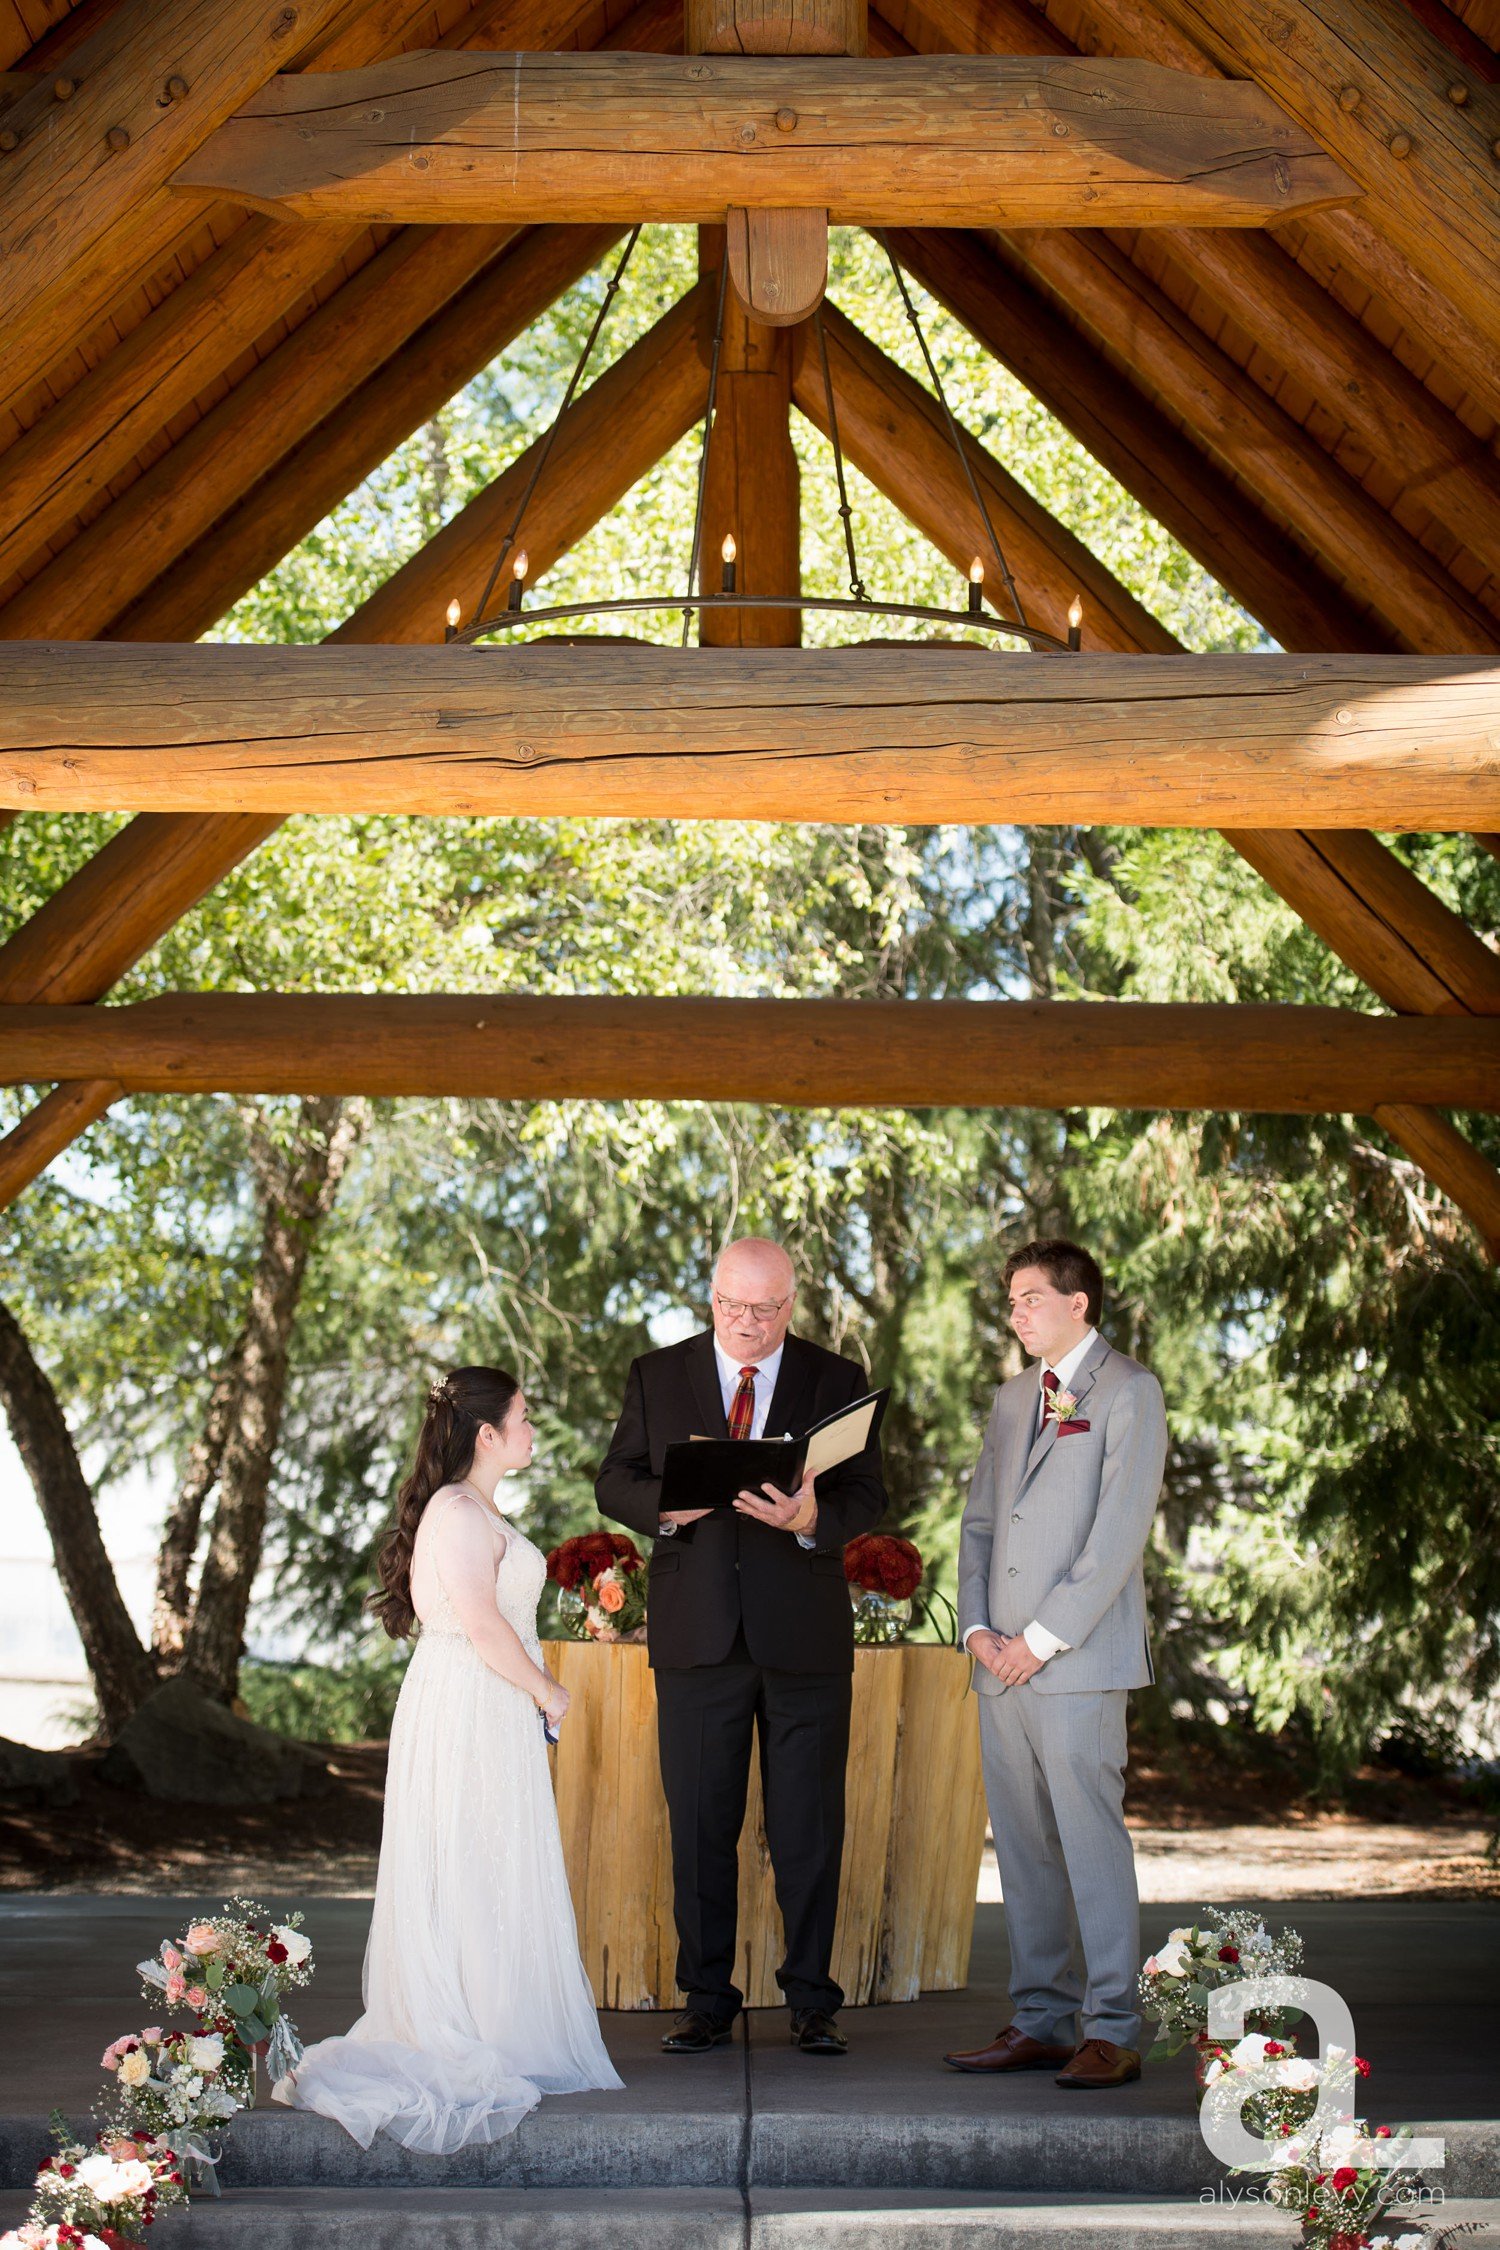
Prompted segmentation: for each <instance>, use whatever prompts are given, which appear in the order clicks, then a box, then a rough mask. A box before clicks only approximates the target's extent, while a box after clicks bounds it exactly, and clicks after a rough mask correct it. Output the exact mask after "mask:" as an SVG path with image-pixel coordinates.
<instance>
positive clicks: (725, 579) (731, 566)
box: [719, 531, 739, 594]
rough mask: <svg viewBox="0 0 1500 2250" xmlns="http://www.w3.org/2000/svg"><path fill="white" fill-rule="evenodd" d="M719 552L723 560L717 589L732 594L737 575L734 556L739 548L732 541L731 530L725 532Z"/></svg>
mask: <svg viewBox="0 0 1500 2250" xmlns="http://www.w3.org/2000/svg"><path fill="white" fill-rule="evenodd" d="M719 553H720V555H721V556H722V557H723V562H724V568H723V570H722V571H721V573H720V575H719V590H720V592H721V593H725V594H732V593H734V592H735V591H736V590H737V580H738V576H739V574H738V572H737V571H736V569H735V561H734V558H735V556H736V555H737V554H738V553H739V549H738V547H736V545H735V543H734V533H733V532H732V531H726V532H725V534H724V544H723V546H722V547H721V548H720V549H719Z"/></svg>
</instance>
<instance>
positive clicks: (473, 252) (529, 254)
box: [0, 227, 613, 640]
mask: <svg viewBox="0 0 1500 2250" xmlns="http://www.w3.org/2000/svg"><path fill="white" fill-rule="evenodd" d="M502 240H503V237H501V236H499V235H498V233H497V230H492V229H486V228H479V227H469V228H452V229H444V230H440V231H437V232H435V233H432V234H426V233H424V230H422V229H420V228H408V229H406V230H405V231H404V232H403V233H401V234H399V235H398V236H397V237H396V239H395V240H394V241H393V242H392V243H390V244H389V245H388V246H387V248H386V249H384V250H382V251H381V252H380V253H379V255H378V256H377V257H375V258H373V259H372V260H371V261H370V263H369V264H368V265H366V266H362V267H361V268H360V270H359V272H358V273H357V274H356V275H355V276H354V278H353V279H352V280H351V281H349V282H347V283H346V284H345V285H344V287H343V288H342V289H341V290H339V291H338V292H337V294H336V295H334V296H333V297H330V298H329V300H328V302H327V303H326V304H325V305H322V306H320V307H319V309H318V310H317V312H315V313H313V314H312V315H311V316H310V318H309V319H308V320H307V321H305V322H304V323H303V325H302V326H301V327H300V328H298V329H296V330H295V331H294V332H293V334H292V335H290V336H288V337H287V338H286V339H285V341H284V342H283V343H281V344H280V345H278V346H277V348H276V350H275V351H273V352H271V353H269V354H268V356H267V357H266V358H265V359H264V360H262V361H261V363H260V365H259V366H258V367H256V368H255V369H254V371H253V372H252V373H251V374H250V375H248V376H247V377H246V378H245V380H244V382H242V383H240V384H239V385H237V386H236V388H235V389H234V390H232V391H231V392H230V393H229V394H228V396H227V397H226V398H224V399H222V400H221V401H220V403H219V404H218V406H216V407H215V408H214V409H213V410H212V411H211V412H210V413H208V414H206V415H204V417H203V418H202V420H201V421H199V422H196V423H194V425H193V426H192V428H191V429H190V430H188V431H187V433H186V434H185V436H183V437H182V438H180V439H179V441H178V443H177V444H176V445H174V446H173V447H172V448H171V450H170V451H169V452H167V453H164V454H163V455H162V456H161V458H160V460H158V461H157V462H155V463H154V464H153V465H152V467H151V468H150V469H148V470H147V471H146V473H145V475H144V476H141V477H139V478H137V480H136V482H135V483H134V484H132V485H130V486H129V487H128V488H127V489H126V491H124V492H123V493H122V494H121V495H120V497H119V499H118V500H116V501H115V502H113V504H112V505H111V506H110V507H108V508H107V509H106V510H105V511H104V513H103V514H102V515H100V516H98V517H96V518H95V520H94V522H93V523H91V524H90V525H89V526H88V527H87V528H86V529H85V530H84V531H82V532H80V533H79V535H78V537H77V538H76V539H74V540H73V541H72V542H71V544H70V545H68V546H67V547H65V548H64V549H63V550H62V552H61V553H60V554H59V555H58V556H57V557H56V558H55V559H54V560H53V561H52V562H51V563H49V564H48V565H47V567H46V569H45V570H43V571H40V572H39V573H38V575H37V576H36V577H35V578H33V579H31V580H30V581H29V582H28V584H26V585H25V586H23V587H22V588H21V590H20V592H19V593H17V594H16V595H14V596H13V597H12V599H11V600H10V601H9V602H7V603H6V605H5V607H4V608H3V609H0V638H3V639H6V640H16V639H28V638H35V637H38V636H46V637H47V638H49V639H78V640H89V639H93V638H94V637H96V636H97V635H99V634H102V633H105V632H107V631H109V630H110V629H111V627H112V626H113V625H114V623H115V621H116V619H118V618H119V617H120V616H121V613H122V612H123V611H126V610H127V609H128V608H129V606H130V604H131V603H132V602H134V601H137V600H139V599H140V598H141V597H146V598H147V600H148V601H149V600H150V599H151V598H152V590H153V589H154V588H156V587H158V586H159V585H160V583H161V581H162V580H163V578H164V576H165V575H166V574H167V573H168V572H169V571H170V569H171V566H172V565H173V564H174V563H176V562H177V561H178V559H179V558H180V557H182V556H183V555H185V554H191V553H192V552H193V550H194V548H195V546H196V543H197V542H198V541H200V540H205V541H206V544H207V546H208V548H209V550H210V552H209V553H208V555H207V556H206V557H204V558H202V559H201V561H200V560H197V559H195V560H194V561H193V562H192V563H190V565H189V567H188V569H187V571H186V572H185V573H184V574H183V578H182V579H181V580H178V581H174V583H176V584H178V585H180V586H181V587H182V590H183V592H184V593H185V594H186V596H187V599H188V601H189V602H190V604H191V605H192V615H191V618H190V619H189V620H187V621H186V622H185V623H184V624H183V625H182V626H179V625H178V624H177V622H176V621H175V620H173V621H170V622H168V623H166V624H165V626H162V627H153V635H154V636H159V637H160V638H162V639H176V638H183V639H192V638H194V637H195V636H196V634H198V633H200V632H203V631H205V630H206V629H207V628H208V627H209V626H210V625H212V624H214V623H215V622H216V621H217V619H218V618H219V617H220V616H222V614H223V612H224V610H225V609H226V608H228V607H229V606H230V604H231V603H232V602H233V601H234V600H236V599H237V598H238V596H239V594H240V593H241V592H243V591H244V590H245V588H246V587H248V586H253V585H254V584H255V582H256V580H257V579H258V578H259V577H260V576H262V575H263V573H264V571H265V570H266V569H269V568H270V567H271V566H272V565H273V564H274V563H276V562H278V561H279V560H280V559H281V557H282V556H283V555H284V554H286V553H287V552H289V550H290V549H291V548H292V547H294V546H295V545H296V544H297V541H298V539H299V538H301V537H302V536H304V534H305V533H306V532H307V531H309V530H311V528H312V526H313V525H314V524H316V523H317V522H319V520H320V519H321V518H322V517H323V516H324V515H326V514H327V512H328V510H329V508H331V507H333V506H335V505H336V504H337V503H338V501H340V500H341V499H343V497H344V496H345V494H346V493H348V492H350V491H352V490H353V488H354V487H355V485H357V484H358V483H359V481H360V479H361V478H362V477H363V476H366V475H368V474H369V472H370V470H371V469H373V468H375V467H376V466H378V464H379V463H380V462H381V461H383V460H384V459H385V458H386V457H387V456H388V455H389V454H390V453H391V452H392V451H393V450H394V448H395V447H396V446H397V445H399V444H400V443H401V442H402V441H403V440H404V439H405V438H406V437H408V436H409V435H410V433H411V431H412V430H414V429H417V428H419V427H420V426H421V424H422V423H423V422H424V421H425V420H426V419H427V418H428V416H429V415H431V414H433V413H435V412H436V411H437V409H438V407H439V406H441V405H443V404H445V403H446V402H447V400H448V399H449V398H451V397H452V396H453V394H454V392H455V391H457V390H460V389H462V387H463V385H464V384H465V383H466V382H467V381H469V380H470V379H471V378H472V377H473V376H474V375H476V374H478V372H479V371H480V369H481V368H483V367H485V366H487V365H488V363H489V361H490V360H491V359H492V358H493V357H494V355H495V353H496V352H498V351H500V350H501V349H503V347H504V346H505V345H506V344H507V343H509V342H510V341H511V339H512V338H513V337H515V336H518V335H519V334H520V333H521V332H522V330H523V329H525V328H527V327H528V326H529V325H530V323H531V322H532V321H533V320H535V319H536V318H537V317H538V315H539V314H541V313H542V312H544V311H545V310H546V309H547V307H548V306H549V305H550V304H552V303H553V302H555V300H556V299H557V298H558V297H560V296H561V295H562V293H563V291H564V290H565V289H567V288H568V287H569V286H570V285H571V284H572V283H573V282H575V281H578V280H580V279H581V278H582V276H583V275H584V274H585V273H587V272H588V270H589V268H590V266H592V265H593V264H594V263H595V262H596V261H597V260H598V258H600V257H601V256H602V255H603V254H604V252H605V251H606V250H607V249H608V247H609V245H610V242H611V241H612V240H613V235H612V234H611V232H610V231H609V230H608V229H605V228H602V227H601V228H592V229H590V228H582V227H568V228H564V227H556V228H546V227H538V228H533V229H531V230H530V231H528V232H526V233H524V234H521V235H519V236H517V237H516V238H515V239H513V240H511V241H509V242H508V243H505V244H504V247H503V248H502V247H500V246H499V245H500V242H501V241H502ZM476 266H478V267H479V269H480V270H479V271H478V273H477V275H476V274H475V273H474V268H475V267H476ZM465 283H466V285H463V284H465ZM372 368H373V369H374V370H375V371H376V372H374V373H373V374H372V372H371V370H372ZM325 424H326V427H325ZM303 449H305V450H303ZM289 456H291V457H293V458H294V459H295V460H296V462H297V467H296V469H295V471H294V472H293V477H292V484H291V487H290V489H289V488H288V486H287V484H286V482H285V481H283V482H282V483H280V484H279V485H277V486H276V495H275V496H276V497H277V498H280V499H281V500H282V501H283V502H285V501H286V500H288V499H290V500H291V501H292V502H293V505H294V523H295V528H290V527H289V526H288V523H287V520H286V517H285V515H284V514H283V513H281V512H280V511H278V510H277V509H276V508H275V507H274V506H272V505H267V493H266V486H265V484H264V483H262V482H261V480H263V479H264V480H267V481H268V482H270V483H272V484H275V472H276V471H277V470H278V469H279V468H281V467H282V465H283V464H284V463H285V462H286V461H287V459H288V457H289ZM257 486H259V489H258V490H257ZM247 495H248V496H249V509H250V511H251V513H252V515H253V517H254V522H255V538H254V540H253V541H252V546H253V549H254V559H253V560H246V559H244V557H243V551H242V549H241V547H240V546H239V545H237V544H236V542H235V540H234V539H233V537H229V538H221V537H220V535H219V533H218V531H217V530H216V528H215V527H216V526H217V525H218V524H219V522H220V519H221V518H223V517H224V516H226V515H228V514H231V513H232V512H234V511H236V510H238V509H240V508H241V506H242V504H243V503H244V502H245V501H246V497H247ZM159 598H160V597H158V599H159Z"/></svg>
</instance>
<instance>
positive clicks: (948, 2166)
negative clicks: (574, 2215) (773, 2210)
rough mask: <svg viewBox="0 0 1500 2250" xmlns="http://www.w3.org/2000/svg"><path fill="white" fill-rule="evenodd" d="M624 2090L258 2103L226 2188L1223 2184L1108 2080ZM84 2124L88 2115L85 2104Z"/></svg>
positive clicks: (236, 2144)
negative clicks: (1017, 2110) (282, 2105)
mask: <svg viewBox="0 0 1500 2250" xmlns="http://www.w3.org/2000/svg"><path fill="white" fill-rule="evenodd" d="M813 2098H814V2100H820V2099H821V2100H823V2102H824V2106H822V2107H814V2106H812V2103H811V2102H810V2103H809V2104H808V2105H807V2106H805V2107H802V2108H799V2109H797V2110H795V2111H792V2110H787V2109H774V2110H764V2109H760V2108H758V2107H757V2108H754V2109H752V2110H751V2112H750V2113H749V2114H747V2113H746V2112H745V2111H744V2110H743V2109H742V2108H740V2107H738V2106H736V2107H735V2108H723V2109H717V2110H712V2109H711V2110H706V2111H695V2110H692V2109H683V2108H678V2107H676V2106H674V2107H673V2108H671V2109H666V2108H639V2107H636V2106H634V2105H630V2106H623V2107H613V2106H610V2103H611V2102H612V2101H614V2102H618V2101H620V2100H621V2099H622V2097H620V2096H614V2097H603V2098H597V2097H595V2098H591V2099H585V2100H578V2101H576V2102H575V2101H573V2100H553V2101H547V2102H543V2103H542V2105H541V2107H540V2108H539V2109H538V2110H536V2111H534V2112H533V2114H532V2115H531V2116H530V2117H528V2118H526V2119H524V2120H523V2122H522V2124H521V2126H520V2128H519V2130H518V2131H516V2132H515V2133H512V2134H510V2135H509V2136H507V2137H506V2138H505V2139H503V2140H499V2141H494V2142H491V2143H489V2144H488V2145H485V2146H476V2147H473V2148H468V2149H462V2150H460V2151H459V2152H458V2153H457V2154H456V2155H454V2156H443V2157H433V2156H419V2155H416V2154H413V2153H412V2152H411V2151H410V2150H407V2149H404V2148H402V2147H401V2146H400V2144H399V2143H398V2142H396V2141H392V2140H389V2139H387V2138H386V2137H385V2136H384V2135H379V2136H377V2138H376V2140H375V2142H374V2144H373V2145H372V2146H371V2147H370V2148H369V2149H368V2150H366V2149H362V2148H360V2146H359V2145H358V2143H357V2142H355V2141H353V2140H351V2139H350V2138H349V2136H348V2134H347V2133H345V2132H344V2131H343V2130H342V2128H341V2127H339V2126H337V2125H335V2124H333V2123H332V2122H331V2121H330V2120H329V2119H328V2118H324V2117H314V2116H311V2115H309V2114H307V2113H305V2112H303V2111H296V2110H285V2109H275V2108H273V2109H257V2110H253V2111H251V2112H250V2113H249V2114H248V2115H247V2116H242V2117H240V2118H238V2119H236V2121H235V2122H234V2124H233V2125H232V2126H231V2128H230V2129H229V2131H228V2132H227V2133H226V2134H225V2136H224V2160H223V2163H222V2165H221V2166H220V2170H219V2177H220V2179H221V2181H222V2182H223V2184H224V2186H225V2187H226V2188H247V2189H256V2190H261V2189H282V2188H296V2189H302V2188H309V2189H324V2188H326V2189H334V2188H347V2189H350V2190H358V2191H368V2190H378V2189H385V2188H392V2189H395V2188H422V2189H454V2190H458V2189H463V2188H510V2189H527V2190H558V2191H561V2190H568V2189H575V2188H576V2189H580V2190H587V2191H593V2190H597V2189H601V2188H609V2189H627V2190H628V2189H638V2190H647V2189H650V2190H656V2189H679V2188H681V2189H701V2190H706V2191H712V2190H715V2189H722V2190H729V2191H734V2190H737V2189H738V2188H739V2187H740V2186H741V2185H743V2184H744V2183H746V2182H748V2183H749V2184H750V2185H751V2186H752V2187H754V2188H757V2189H760V2188H764V2189H775V2190H794V2191H802V2190H810V2191H817V2190H823V2189H829V2190H834V2191H837V2192H838V2193H840V2194H843V2193H845V2192H846V2191H847V2190H848V2189H850V2188H851V2187H853V2186H854V2185H855V2184H857V2185H858V2186H859V2187H860V2188H862V2189H869V2190H874V2191H877V2192H886V2191H891V2192H904V2191H913V2192H918V2193H923V2192H927V2191H932V2192H937V2193H939V2194H944V2195H952V2194H958V2193H978V2194H996V2193H1002V2192H1003V2193H1006V2194H1023V2193H1033V2194H1041V2195H1048V2194H1051V2195H1065V2196H1096V2195H1102V2196H1108V2195H1110V2194H1113V2193H1115V2192H1117V2191H1118V2190H1119V2188H1120V2186H1121V2183H1122V2182H1126V2181H1128V2182H1129V2185H1130V2190H1131V2193H1132V2194H1134V2195H1138V2196H1149V2197H1154V2198H1157V2199H1159V2200H1167V2199H1170V2198H1174V2197H1177V2198H1181V2197H1187V2196H1196V2195H1198V2194H1200V2193H1202V2192H1204V2191H1205V2190H1209V2191H1211V2190H1213V2189H1215V2188H1216V2186H1217V2185H1218V2183H1219V2182H1220V2180H1221V2179H1222V2177H1223V2174H1222V2171H1221V2168H1220V2167H1219V2165H1218V2164H1217V2163H1216V2162H1215V2161H1214V2159H1213V2158H1212V2157H1211V2156H1210V2155H1209V2153H1208V2151H1207V2149H1206V2148H1205V2147H1204V2145H1203V2141H1202V2139H1201V2137H1200V2135H1199V2133H1198V2129H1197V2125H1196V2122H1195V2121H1193V2120H1190V2119H1187V2118H1181V2117H1161V2116H1150V2115H1147V2116H1141V2115H1135V2116H1122V2115H1120V2114H1119V2113H1118V2112H1116V2111H1113V2110H1111V2109H1110V2108H1109V2106H1108V2105H1107V2103H1106V2102H1105V2100H1104V2097H1102V2096H1080V2097H1078V2100H1077V2104H1076V2106H1075V2107H1074V2108H1073V2109H1071V2110H1069V2111H1067V2112H1066V2113H1064V2114H1056V2113H1033V2114H1030V2115H1026V2114H1019V2115H1018V2114H1014V2113H1011V2112H1006V2111H999V2112H995V2113H991V2114H989V2115H976V2114H973V2113H969V2114H960V2115H954V2114H947V2115H944V2114H942V2113H936V2112H926V2113H921V2112H918V2113H915V2114H914V2113H911V2112H908V2111H890V2110H886V2111H878V2110H877V2111H870V2110H868V2109H865V2110H860V2109H856V2108H854V2107H852V2106H850V2107H844V2106H842V2105H840V2106H837V2107H835V2106H833V2103H832V2102H831V2101H828V2100H827V2098H826V2097H823V2096H819V2095H817V2094H816V2093H815V2094H814V2097H813ZM75 2124H76V2126H77V2129H78V2130H79V2133H80V2136H81V2137H82V2136H85V2135H86V2134H87V2132H88V2129H89V2128H88V2124H87V2120H85V2119H83V2118H78V2119H76V2120H75ZM1421 2129H1422V2130H1423V2131H1424V2132H1426V2133H1436V2134H1440V2135H1442V2136H1443V2138H1444V2139H1445V2140H1446V2142H1447V2151H1448V2162H1447V2165H1446V2168H1445V2169H1444V2170H1443V2171H1442V2172H1441V2173H1435V2174H1433V2175H1432V2178H1433V2181H1434V2184H1441V2186H1442V2187H1443V2188H1444V2189H1445V2190H1446V2192H1447V2193H1448V2194H1449V2195H1454V2196H1480V2197H1486V2196H1487V2197H1494V2198H1500V2121H1497V2120H1463V2121H1459V2122H1456V2123H1451V2122H1450V2123H1427V2124H1424V2125H1423V2126H1422V2128H1421ZM50 2146H51V2142H50V2139H49V2136H48V2131H47V2122H46V2119H45V2118H42V2117H29V2118H16V2117H11V2118H0V2187H10V2188H20V2187H25V2186H29V2184H30V2182H31V2180H32V2178H33V2177H34V2175H35V2170H36V2165H37V2161H38V2159H39V2158H40V2157H41V2156H42V2155H44V2154H45V2153H46V2152H47V2151H48V2149H49V2148H50Z"/></svg>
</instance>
